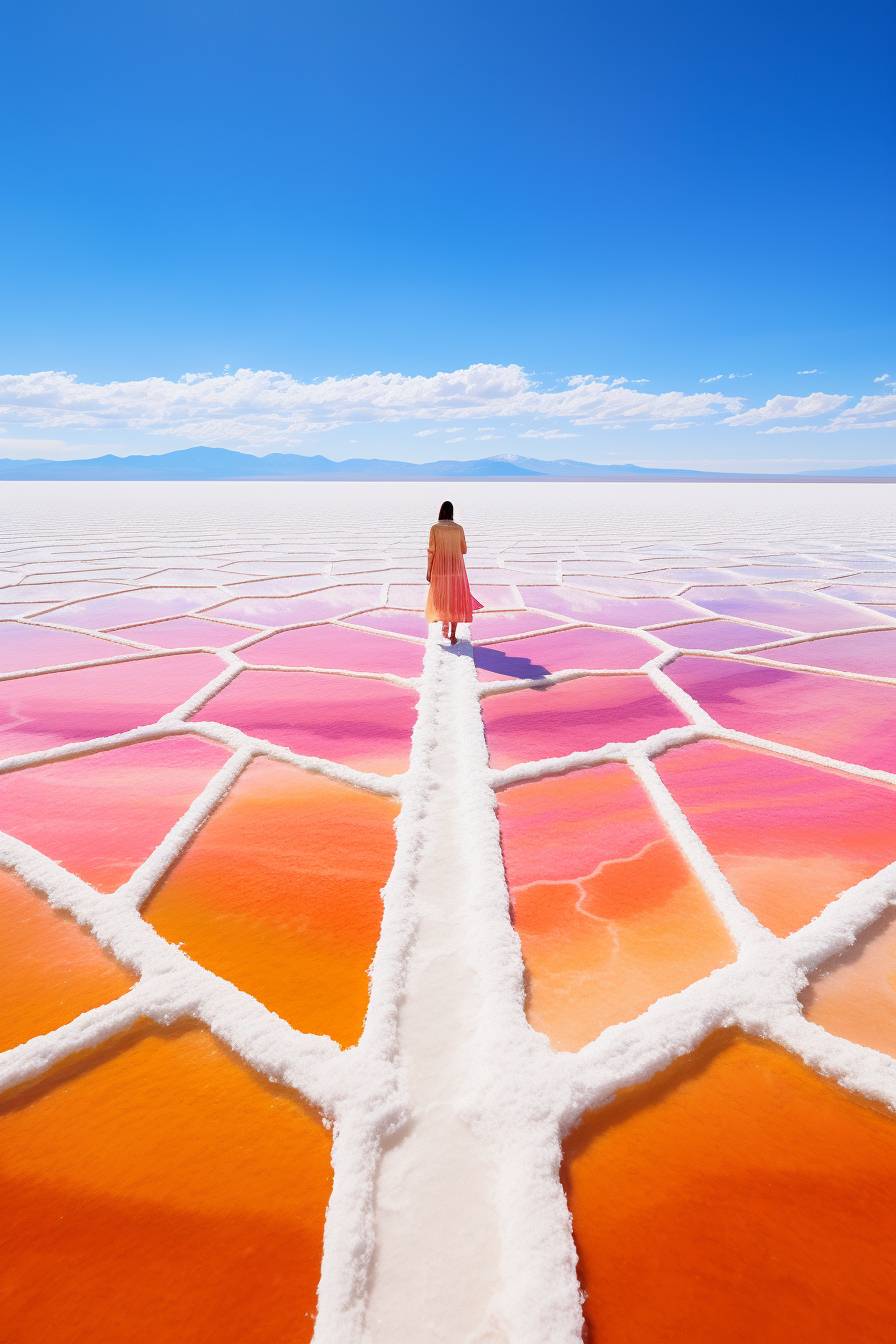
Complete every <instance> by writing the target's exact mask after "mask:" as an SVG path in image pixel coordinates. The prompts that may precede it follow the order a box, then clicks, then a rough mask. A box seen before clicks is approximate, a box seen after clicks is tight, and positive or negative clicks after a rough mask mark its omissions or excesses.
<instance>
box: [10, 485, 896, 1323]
mask: <svg viewBox="0 0 896 1344" xmlns="http://www.w3.org/2000/svg"><path fill="white" fill-rule="evenodd" d="M444 494H447V495H448V496H449V497H450V498H452V499H453V500H454V502H455V506H456V512H457V515H458V517H459V518H460V520H461V521H462V522H463V523H464V525H465V528H466V531H467V537H468V541H469V543H470V551H469V555H468V563H469V568H470V573H471V581H472V587H473V591H474V592H477V591H478V592H480V594H481V596H482V599H483V601H484V604H485V608H486V609H485V611H484V612H483V613H482V615H481V616H479V617H477V620H476V621H475V622H474V624H473V627H472V631H471V632H468V634H469V636H470V637H469V638H466V639H464V640H462V642H461V644H460V645H459V646H458V648H457V649H456V650H454V651H450V650H448V649H446V648H444V647H443V645H442V643H441V641H440V640H439V639H438V638H436V637H434V636H433V635H429V634H428V631H427V629H426V627H425V625H424V623H423V620H422V616H421V615H420V614H419V602H418V595H419V594H418V590H419V589H420V586H421V584H422V579H423V574H424V566H425V543H426V536H427V533H428V528H429V524H430V521H431V519H432V518H433V517H434V515H435V512H436V510H437V508H438V504H439V503H440V501H441V499H442V497H443V495H444ZM891 499H892V496H891V494H890V492H889V491H888V490H887V489H886V488H885V487H880V486H861V485H848V486H830V485H817V486H811V485H807V486H781V487H773V486H768V485H736V486H725V485H716V484H708V485H694V486H689V485H679V484H663V485H627V484H626V485H615V486H613V485H609V486H608V485H593V484H578V483H575V484H553V483H551V484H545V483H531V482H525V483H523V482H520V483H513V484H496V483H494V484H493V483H488V484H485V483H483V484H472V485H471V484H469V483H457V484H450V485H446V486H444V487H443V486H441V485H439V484H416V483H415V484H407V485H396V484H392V483H389V484H378V483H374V484H368V483H365V484H363V485H357V486H347V485H344V484H339V485H325V484H317V483H311V484H308V483H298V482H285V483H282V484H266V483H265V484H260V483H247V484H237V483H211V484H207V483H189V482H188V483H171V484H164V485H162V484H156V483H140V484H139V485H120V484H112V483H110V484H107V485H94V484H86V483H84V484H80V483H76V484H65V485H61V484H52V483H47V484H35V483H21V484H16V485H11V486H9V487H5V489H4V495H3V501H2V506H0V831H2V832H3V834H2V836H0V870H2V871H0V903H2V908H3V929H4V933H3V935H2V941H0V1005H2V1007H3V1010H4V1011H3V1020H4V1024H5V1026H4V1032H5V1035H4V1038H3V1040H2V1041H0V1051H2V1053H0V1085H2V1087H3V1090H4V1094H5V1095H4V1097H3V1101H4V1102H5V1105H4V1107H3V1109H2V1112H0V1129H3V1130H4V1131H5V1138H6V1142H5V1143H4V1144H3V1146H2V1154H3V1155H2V1157H0V1179H2V1182H3V1185H4V1198H5V1199H6V1201H7V1204H8V1206H9V1207H11V1208H12V1209H13V1210H14V1218H13V1220H11V1224H14V1225H15V1226H16V1228H17V1233H16V1238H15V1242H14V1244H10V1245H9V1246H8V1248H6V1258H7V1261H8V1262H9V1263H13V1262H15V1263H16V1264H18V1265H19V1266H20V1267H21V1268H20V1270H19V1271H18V1273H19V1274H20V1277H18V1278H13V1279H11V1281H10V1282H11V1285H12V1291H11V1293H10V1294H9V1296H8V1303H9V1305H8V1306H7V1307H5V1308H4V1310H6V1311H7V1312H8V1313H9V1320H10V1321H11V1322H14V1323H15V1333H14V1337H15V1338H17V1339H20V1340H22V1341H26V1342H27V1344H31V1341H35V1344H36V1341H38V1340H42V1339H44V1338H46V1337H47V1335H48V1332H49V1331H50V1329H51V1328H52V1331H53V1333H54V1337H56V1338H60V1339H63V1340H65V1339H71V1340H75V1339H79V1338H81V1337H82V1336H81V1335H79V1334H78V1330H79V1329H80V1326H79V1325H77V1324H73V1325H66V1324H65V1321H68V1322H75V1323H77V1322H79V1321H80V1322H83V1321H84V1320H90V1322H91V1330H92V1332H93V1335H94V1337H99V1338H108V1339H117V1338H125V1337H126V1338H129V1339H135V1340H141V1339H143V1338H146V1339H149V1338H150V1337H151V1338H152V1339H153V1340H154V1341H158V1340H160V1339H161V1340H165V1339H169V1338H170V1339H171V1340H175V1339H177V1340H179V1341H181V1340H184V1339H190V1340H193V1339H195V1340H205V1339H209V1340H211V1339H214V1340H219V1341H220V1340H230V1339H232V1340H234V1341H235V1340H237V1339H239V1340H241V1341H242V1340H244V1339H247V1338H251V1339H253V1340H256V1339H257V1340H260V1341H261V1340H264V1341H267V1340H271V1341H273V1340H277V1341H280V1340H283V1339H296V1340H301V1339H308V1338H311V1337H312V1335H313V1338H314V1339H315V1340H317V1341H318V1344H323V1342H325V1341H326V1342H327V1344H329V1341H334V1342H335V1341H338V1344H346V1342H350V1341H352V1340H358V1341H362V1340H365V1341H366V1340H371V1341H376V1342H377V1344H391V1341H394V1340H399V1339H402V1340H403V1339H406V1338H413V1339H415V1340H418V1341H421V1342H422V1341H442V1340H444V1341H469V1342H470V1344H475V1342H476V1341H478V1342H479V1344H485V1341H493V1342H497V1341H513V1344H516V1342H517V1341H521V1342H522V1344H528V1342H529V1341H531V1344H543V1341H545V1340H550V1341H558V1344H566V1341H569V1342H570V1344H571V1342H572V1341H575V1340H578V1339H580V1338H581V1337H582V1331H583V1329H584V1328H585V1327H586V1326H587V1328H588V1329H590V1330H591V1331H593V1332H595V1334H596V1335H597V1336H599V1337H600V1338H601V1339H607V1340H610V1341H615V1340H619V1341H622V1340H627V1339H633V1338H636V1339H650V1338H667V1339H681V1340H682V1341H685V1340H688V1341H690V1340H693V1339H695V1338H706V1339H717V1338H726V1339H744V1340H746V1339H751V1340H753V1339H756V1338H762V1339H769V1340H772V1339H782V1340H783V1339H785V1338H791V1337H793V1335H794V1334H800V1332H801V1331H802V1332H803V1333H805V1334H806V1335H807V1336H809V1335H811V1336H812V1337H813V1338H816V1339H821V1340H826V1339H830V1340H834V1339H842V1338H844V1337H847V1336H848V1337H852V1338H868V1339H872V1338H885V1337H887V1336H888V1335H889V1334H890V1333H892V1328H893V1325H894V1324H896V1320H894V1315H896V1313H894V1312H893V1308H892V1305H891V1303H890V1297H889V1282H890V1276H891V1266H890V1264H889V1260H888V1254H887V1250H886V1247H887V1244H888V1233H892V1232H893V1231H896V1227H894V1218H896V1215H894V1212H893V1210H894V1208H896V1203H894V1200H893V1198H892V1194H893V1190H892V1179H893V1172H894V1170H896V1163H894V1158H896V1127H894V1125H893V1121H892V1116H891V1112H892V1109H893V1108H894V1107H896V1062H894V1058H893V1055H894V1052H896V1031H894V1028H893V1022H894V1021H896V1015H894V1008H896V1001H894V1000H896V988H894V985H896V934H894V924H893V920H892V908H893V903H894V901H896V852H894V845H893V840H892V836H893V835H894V833H896V831H894V824H893V823H894V821H896V793H894V786H896V745H894V744H896V732H894V729H896V657H894V653H896V528H894V525H893V520H892V514H893V510H892V503H891ZM368 969H369V972H370V974H369V978H368ZM871 1229H873V1230H874V1235H873V1237H871V1236H870V1231H871ZM72 1247H77V1253H73V1251H72ZM38 1262H39V1263H40V1266H41V1269H40V1273H41V1275H42V1276H44V1278H45V1281H46V1283H47V1293H46V1294H43V1293H41V1294H35V1293H34V1292H33V1291H31V1290H30V1289H29V1288H28V1287H27V1284H28V1282H29V1278H28V1275H29V1274H33V1273H34V1271H33V1270H29V1268H28V1267H29V1266H31V1265H33V1264H35V1263H38ZM172 1263H176V1264H177V1274H176V1276H173V1277H172V1276H171V1275H170V1274H169V1272H168V1267H169V1266H170V1265H171V1264H172ZM773 1264H774V1265H775V1266H776V1268H775V1270H774V1273H772V1272H771V1270H770V1266H771V1265H773ZM85 1265H89V1267H90V1272H89V1273H86V1272H85V1269H84V1267H85ZM782 1267H783V1268H782ZM161 1280H164V1282H161ZM582 1290H584V1293H585V1294H586V1297H585V1300H584V1307H583V1304H582ZM50 1300H52V1306H48V1305H47V1303H48V1301H50ZM60 1313H61V1316H62V1317H63V1318H64V1320H63V1324H62V1326H61V1327H60V1324H59V1319H60ZM135 1320H137V1321H138V1322H140V1321H143V1322H145V1325H140V1324H137V1325H134V1321H135ZM60 1329H61V1333H60ZM66 1330H68V1334H66ZM125 1331H127V1332H128V1333H125ZM141 1331H142V1333H141Z"/></svg>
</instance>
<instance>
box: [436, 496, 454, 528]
mask: <svg viewBox="0 0 896 1344" xmlns="http://www.w3.org/2000/svg"><path fill="white" fill-rule="evenodd" d="M446 521H447V522H454V505H453V504H452V503H451V500H450V499H446V500H445V503H444V504H443V505H442V507H441V508H440V509H439V522H440V523H444V522H446Z"/></svg>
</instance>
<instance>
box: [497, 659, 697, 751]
mask: <svg viewBox="0 0 896 1344" xmlns="http://www.w3.org/2000/svg"><path fill="white" fill-rule="evenodd" d="M482 716H483V719H484V721H485V734H486V740H487V742H488V749H489V760H490V761H491V764H492V765H493V766H495V767H496V768H497V769H503V768H504V767H506V766H508V765H515V764H518V763H519V762H521V761H535V760H541V759H543V758H546V757H551V756H565V755H567V754H568V753H569V752H572V751H593V750H595V749H596V748H598V747H602V746H604V745H605V744H606V743H607V742H635V741H637V740H638V739H639V738H642V737H648V736H649V735H650V734H651V733H657V732H660V731H661V730H662V729H663V728H674V727H676V726H678V725H680V724H682V723H684V722H685V719H684V716H683V714H682V713H681V712H680V710H678V709H677V708H676V707H675V706H674V705H673V704H672V703H671V701H669V700H667V699H666V697H665V696H664V695H662V694H661V693H660V692H659V691H658V690H656V689H655V688H654V686H653V685H652V684H651V682H650V681H648V679H647V677H645V676H640V675H635V676H622V675H617V676H608V677H580V678H578V679H576V680H574V681H564V682H559V683H557V684H556V685H553V686H551V685H549V686H547V687H544V688H543V689H538V690H520V691H511V692H509V693H507V694H502V695H493V696H489V697H488V698H487V699H486V700H484V701H483V704H482Z"/></svg>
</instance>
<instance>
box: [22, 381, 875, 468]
mask: <svg viewBox="0 0 896 1344" xmlns="http://www.w3.org/2000/svg"><path fill="white" fill-rule="evenodd" d="M748 376H749V375H746V374H739V375H735V374H724V375H723V374H717V375H713V376H712V377H711V378H706V379H701V380H700V381H701V382H704V383H707V382H712V383H715V382H717V381H719V380H721V379H722V378H725V379H729V378H734V377H748ZM887 377H888V376H886V375H885V378H887ZM876 381H880V382H883V381H884V379H880V380H876ZM640 382H643V380H634V381H632V380H629V379H627V378H621V377H610V376H609V375H606V376H604V375H600V376H599V375H595V374H576V375H575V376H573V377H569V378H567V379H565V380H564V381H563V382H562V383H561V384H560V385H559V386H557V387H553V388H550V389H545V388H544V387H542V386H541V385H540V384H539V383H538V382H537V381H536V379H535V378H534V377H533V376H532V375H531V374H529V373H528V372H527V371H526V370H525V369H524V368H523V367H522V366H521V365H519V364H471V365H469V366H468V367H467V368H463V369H455V370H453V371H449V372H442V373H435V374H432V375H420V374H415V375H412V374H403V373H383V372H374V373H365V374H359V375H356V376H353V377H348V378H323V379H320V380H318V381H313V382H302V381H300V380H299V379H297V378H295V377H293V375H292V374H289V373H284V372H278V371H275V370H270V369H234V370H227V371H225V372H223V373H217V374H214V373H185V374H183V375H182V376H181V377H180V378H175V379H170V378H143V379H134V380H130V381H121V382H110V383H91V382H82V381H81V380H80V379H79V378H78V377H77V376H76V375H75V374H72V373H65V372H58V371H46V372H41V373H23V374H5V375H0V431H2V430H3V428H4V427H7V428H8V430H9V432H14V430H15V429H18V430H24V431H26V432H31V433H36V432H41V431H44V432H45V431H50V432H52V433H58V432H60V431H66V430H79V431H80V430H88V431H89V430H110V431H140V432H142V433H145V434H149V435H159V436H163V437H175V438H179V439H187V440H190V441H192V442H194V443H196V442H207V443H213V444H227V443H238V444H240V445H243V446H247V447H259V448H276V447H281V446H294V445H295V444H296V441H297V440H299V439H301V437H302V436H303V435H306V434H311V433H314V434H320V433H325V432H328V431H330V430H334V429H339V428H343V427H345V426H352V425H359V424H364V423H367V424H398V423H411V424H413V423H415V422H416V423H419V422H424V424H426V425H427V427H426V428H422V429H418V430H416V433H417V434H418V435H419V436H420V437H421V438H422V437H428V436H430V435H431V434H433V433H435V432H436V429H435V428H434V426H436V427H438V428H440V429H441V430H442V431H445V432H454V433H459V432H460V430H461V429H462V428H464V427H465V425H469V426H470V428H474V427H475V428H480V426H474V425H472V424H470V422H476V421H479V422H489V423H488V424H483V425H482V426H481V428H482V429H483V430H486V431H490V430H493V429H497V428H498V427H499V424H498V423H496V422H500V421H501V420H506V419H508V418H510V417H513V418H514V419H515V420H516V422H517V423H516V424H515V425H514V426H513V427H512V428H514V429H515V430H516V431H517V434H518V437H524V438H543V439H559V438H563V437H568V436H570V435H574V434H575V432H576V430H577V429H578V428H579V427H582V426H591V425H593V426H599V427H602V428H607V429H618V428H623V427H625V426H627V425H635V424H637V425H641V426H643V427H646V428H652V429H671V428H676V427H679V426H681V427H685V426H687V427H691V426H694V425H698V424H700V423H704V424H705V423H714V424H719V425H725V426H731V427H750V426H770V427H772V426H774V425H777V424H780V423H782V422H783V425H782V427H783V428H786V427H787V425H788V423H789V422H791V421H793V420H797V421H809V420H814V421H819V422H820V421H822V420H823V419H824V417H828V419H827V420H826V421H825V422H824V423H823V424H822V423H819V424H818V425H817V428H819V429H823V430H824V431H825V432H833V431H835V430H837V429H846V428H872V427H881V426H884V425H889V424H891V423H892V421H891V419H890V417H892V416H893V415H896V397H894V396H892V395H889V394H881V395H877V396H870V397H869V396H866V397H862V398H860V399H859V400H858V401H857V402H856V403H855V404H854V405H852V406H847V402H849V401H850V397H848V396H846V395H845V394H832V393H824V392H813V393H812V394H811V395H809V396H806V397H793V396H774V397H771V398H770V399H769V400H768V401H766V402H765V403H764V404H762V405H759V406H753V407H750V406H748V405H747V404H746V399H745V398H744V397H742V396H730V395H728V394H727V393H723V392H720V391H717V390H714V391H699V392H682V391H669V392H652V391H650V392H648V391H645V390H644V389H643V388H642V387H641V386H636V383H640ZM886 386H888V387H889V386H890V384H889V382H887V383H886ZM834 412H838V414H837V415H836V416H834ZM832 416H833V418H830V417H832ZM815 427H816V426H807V428H815ZM0 443H2V439H0Z"/></svg>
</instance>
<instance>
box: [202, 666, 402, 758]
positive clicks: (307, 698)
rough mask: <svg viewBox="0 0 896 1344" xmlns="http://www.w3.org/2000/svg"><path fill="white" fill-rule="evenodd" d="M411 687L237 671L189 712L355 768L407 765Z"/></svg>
mask: <svg viewBox="0 0 896 1344" xmlns="http://www.w3.org/2000/svg"><path fill="white" fill-rule="evenodd" d="M415 704H416V695H415V693H414V692H413V691H410V690H405V689H404V688H402V687H398V686H392V685H390V684H389V683H388V682H383V681H373V680H364V681H356V680H354V679H353V678H350V677H342V676H338V675H327V674H326V673H324V672H267V671H266V672H260V671H259V672H256V671H246V672H241V673H240V674H239V676H238V677H237V678H236V680H235V681H232V682H231V683H230V684H229V685H228V686H225V688H224V689H223V690H222V691H219V692H218V694H217V695H216V696H214V697H213V699H212V700H210V701H209V702H208V703H207V704H206V705H204V706H203V707H202V709H201V710H198V711H197V713H196V715H195V716H194V717H196V718H198V719H214V720H216V721H217V722H219V723H225V724H232V725H233V727H234V728H241V729H242V730H243V732H245V733H248V734H250V736H252V737H260V738H263V739H264V740H265V741H266V742H273V743H275V744H276V745H278V746H281V747H289V748H290V749H291V750H292V751H295V752H298V753H299V754H300V755H302V756H323V757H326V759H327V760H330V761H338V762H340V763H341V764H343V765H352V766H355V767H356V768H357V769H359V770H377V771H379V772H380V773H382V774H396V773H397V772H398V771H400V770H404V769H405V768H406V766H407V761H408V752H409V749H410V740H411V729H412V728H413V726H414V707H415Z"/></svg>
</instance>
